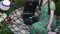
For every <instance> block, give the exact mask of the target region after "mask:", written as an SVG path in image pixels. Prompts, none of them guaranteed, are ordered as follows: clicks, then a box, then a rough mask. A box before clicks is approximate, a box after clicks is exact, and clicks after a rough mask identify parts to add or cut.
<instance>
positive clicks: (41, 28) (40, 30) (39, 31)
mask: <svg viewBox="0 0 60 34" xmlns="http://www.w3.org/2000/svg"><path fill="white" fill-rule="evenodd" d="M50 10H55V4H54V2H53V1H50ZM40 14H41V15H40V17H39V21H38V22H36V23H34V24H32V26H31V27H30V34H34V33H36V34H48V32H47V28H46V25H47V23H48V20H49V18H50V15H49V14H48V2H46V3H45V4H43V3H42V5H41V11H40ZM55 27H56V19H55V16H54V19H53V23H52V30H54V29H55Z"/></svg>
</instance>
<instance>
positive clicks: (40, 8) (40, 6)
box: [39, 0, 43, 10]
mask: <svg viewBox="0 0 60 34" xmlns="http://www.w3.org/2000/svg"><path fill="white" fill-rule="evenodd" d="M42 2H43V0H41V1H40V5H39V6H40V7H39V9H40V10H41V5H42Z"/></svg>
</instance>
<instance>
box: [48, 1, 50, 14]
mask: <svg viewBox="0 0 60 34" xmlns="http://www.w3.org/2000/svg"><path fill="white" fill-rule="evenodd" d="M48 14H50V0H48Z"/></svg>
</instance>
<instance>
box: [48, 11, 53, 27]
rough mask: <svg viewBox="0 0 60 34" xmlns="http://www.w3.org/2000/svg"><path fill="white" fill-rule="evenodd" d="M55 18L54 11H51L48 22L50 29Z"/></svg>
mask: <svg viewBox="0 0 60 34" xmlns="http://www.w3.org/2000/svg"><path fill="white" fill-rule="evenodd" d="M53 18H54V10H51V11H50V19H49V22H48V26H49V27H51V24H52V22H53Z"/></svg>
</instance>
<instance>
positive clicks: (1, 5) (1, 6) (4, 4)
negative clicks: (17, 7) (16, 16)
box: [0, 0, 10, 10]
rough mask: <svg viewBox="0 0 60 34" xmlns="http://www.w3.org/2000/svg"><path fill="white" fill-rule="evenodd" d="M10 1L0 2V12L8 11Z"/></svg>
mask: <svg viewBox="0 0 60 34" xmlns="http://www.w3.org/2000/svg"><path fill="white" fill-rule="evenodd" d="M9 6H10V1H8V0H4V1H1V2H0V9H2V10H8V9H9V8H10V7H9Z"/></svg>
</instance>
